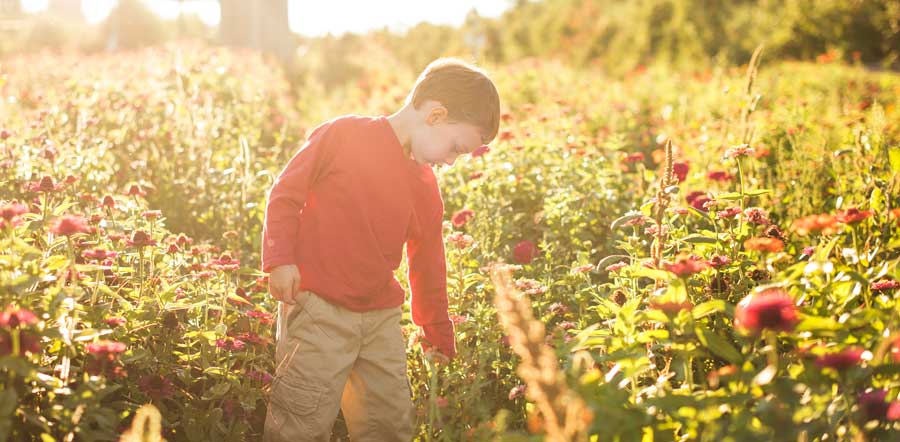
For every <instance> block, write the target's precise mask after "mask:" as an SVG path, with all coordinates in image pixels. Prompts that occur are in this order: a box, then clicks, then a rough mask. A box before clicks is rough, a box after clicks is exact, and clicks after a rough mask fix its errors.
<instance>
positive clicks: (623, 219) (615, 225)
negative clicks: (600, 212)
mask: <svg viewBox="0 0 900 442" xmlns="http://www.w3.org/2000/svg"><path fill="white" fill-rule="evenodd" d="M643 217H644V214H643V213H629V214H626V215H623V216H620V217H618V218H616V219H615V221H613V222H612V224H610V226H609V228H610V229H613V230H615V229H617V228H619V227H622V225H624V224H625V223H627V222H628V221H631V220H634V219H638V218H643Z"/></svg>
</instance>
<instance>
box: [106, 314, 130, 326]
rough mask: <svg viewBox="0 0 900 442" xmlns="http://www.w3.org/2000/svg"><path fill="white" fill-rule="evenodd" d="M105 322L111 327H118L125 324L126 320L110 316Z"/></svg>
mask: <svg viewBox="0 0 900 442" xmlns="http://www.w3.org/2000/svg"><path fill="white" fill-rule="evenodd" d="M103 322H105V323H106V325H108V326H110V327H118V326H120V325H124V324H125V318H123V317H121V316H110V317H109V318H106V319H104V320H103Z"/></svg>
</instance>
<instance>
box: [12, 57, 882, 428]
mask: <svg viewBox="0 0 900 442" xmlns="http://www.w3.org/2000/svg"><path fill="white" fill-rule="evenodd" d="M487 69H488V71H489V72H490V73H491V74H492V75H493V76H494V79H495V80H496V82H497V86H498V90H499V91H500V93H501V104H502V106H503V109H504V113H503V115H502V121H501V127H500V134H499V135H498V137H497V139H496V140H495V141H494V142H492V143H491V144H490V148H489V149H487V150H480V151H477V152H476V153H475V154H473V155H472V156H471V157H469V158H463V159H460V161H457V162H456V164H455V165H454V166H452V167H443V168H440V169H437V174H438V177H439V179H440V184H441V189H442V195H443V199H444V202H445V207H446V213H445V223H444V225H445V244H446V250H447V262H448V287H449V296H450V309H451V311H450V313H451V318H452V319H453V321H454V323H455V328H456V334H457V348H458V351H459V354H458V356H457V357H456V358H455V359H454V360H453V361H451V362H450V363H441V362H440V361H438V360H436V359H435V358H434V357H433V354H432V353H431V352H430V351H427V350H429V348H430V347H429V345H428V343H427V342H425V341H424V340H423V337H422V336H421V334H420V333H419V331H418V327H416V326H415V325H414V324H412V322H411V321H410V318H409V313H408V308H407V311H406V312H405V314H404V324H405V329H404V332H405V333H406V335H407V337H408V339H409V341H408V342H409V347H408V355H409V359H408V369H409V377H410V381H411V384H412V387H413V395H414V399H415V403H416V406H417V409H418V419H419V427H418V431H419V438H420V440H422V441H461V440H465V441H510V442H512V441H541V440H547V441H570V440H572V441H574V440H579V441H580V440H585V441H587V440H591V441H594V440H597V441H642V442H650V441H655V442H658V441H688V440H691V441H694V440H697V441H722V442H724V441H757V440H759V441H762V440H791V441H794V440H798V441H799V440H802V441H832V440H848V441H890V440H900V302H898V300H897V294H898V293H900V268H898V260H900V125H898V121H900V109H898V105H900V75H897V74H895V73H889V72H874V71H867V70H865V69H864V68H862V67H860V66H854V65H847V64H842V63H841V62H839V61H836V60H833V59H830V58H829V57H821V58H820V59H819V61H818V62H817V63H801V62H788V61H780V62H775V61H773V62H771V63H769V62H767V60H766V56H765V51H757V52H756V53H755V54H754V57H753V58H752V59H750V60H748V61H747V64H745V65H743V66H735V67H731V68H721V69H713V70H703V71H696V72H684V71H679V70H674V69H671V68H666V67H665V66H662V65H649V66H640V67H639V68H638V69H636V70H634V71H632V72H630V73H628V74H627V75H625V76H623V77H611V76H607V75H605V74H604V73H603V72H601V71H599V70H591V69H575V68H572V67H569V66H567V65H566V64H565V63H563V62H557V61H551V60H543V59H542V60H538V59H528V58H526V59H523V60H521V61H518V62H514V63H510V64H504V65H500V66H493V67H487ZM365 78H366V80H360V81H358V82H355V83H353V84H352V85H349V86H346V87H340V88H334V89H324V88H319V89H316V88H310V89H308V90H300V91H299V92H297V93H292V92H290V89H289V87H288V81H287V80H286V79H285V78H284V77H283V76H282V74H281V73H280V71H279V70H278V69H277V68H275V67H274V66H273V65H272V63H271V62H270V61H268V60H265V59H262V58H261V57H259V56H258V55H256V54H254V53H250V52H240V51H235V50H225V49H217V48H210V47H205V46H184V45H174V44H172V45H167V46H160V47H156V48H153V49H144V50H140V51H135V52H130V53H124V54H116V55H114V56H112V55H91V56H79V55H53V54H50V53H34V54H30V55H20V56H16V57H12V58H9V59H5V60H3V61H2V62H0V98H2V100H0V439H4V440H10V441H30V440H41V441H79V440H84V441H94V440H96V441H104V440H107V441H112V440H120V438H122V439H123V440H151V439H142V438H140V437H138V436H136V435H138V434H140V433H141V431H139V430H136V429H131V430H129V429H130V428H132V426H133V425H134V426H135V427H137V426H142V425H145V424H146V425H149V426H150V428H157V427H158V428H159V430H158V431H159V432H160V433H161V434H162V436H163V437H164V438H165V439H166V440H168V441H243V440H259V439H260V436H261V433H262V426H263V421H264V418H265V414H266V403H267V396H268V386H269V385H270V383H271V381H272V373H273V372H274V365H273V364H274V358H273V354H274V342H273V340H274V312H275V302H274V301H273V300H272V298H271V297H270V296H269V295H268V293H267V280H266V275H265V274H264V273H262V272H260V270H259V264H260V263H259V253H258V252H259V250H260V240H261V229H262V222H263V216H264V209H265V202H266V193H267V191H268V189H269V188H270V186H271V185H272V182H273V179H274V177H275V176H277V174H278V172H279V170H281V168H282V167H283V166H284V164H285V163H286V162H287V160H288V159H289V158H290V157H291V156H292V155H293V154H294V152H295V149H297V148H298V147H299V146H300V144H301V143H302V141H303V140H304V139H305V136H306V134H307V132H308V130H309V128H311V127H314V126H315V125H316V124H317V123H318V122H320V121H323V120H325V119H328V118H331V117H333V116H336V115H340V114H345V113H357V114H370V115H376V114H386V113H390V112H393V111H395V110H396V109H397V108H399V106H400V105H401V103H402V101H403V99H404V98H405V96H406V94H407V92H408V90H407V88H408V87H409V86H411V85H412V82H413V80H414V78H415V77H414V73H411V72H410V73H406V72H396V71H390V70H378V69H377V68H373V70H372V71H371V72H366V73H365ZM405 275H406V269H405V267H401V268H400V269H398V270H397V277H398V279H399V280H400V281H401V282H402V283H404V284H405V283H406V281H405ZM145 404H152V407H143V406H144V405H145ZM138 410H140V411H138ZM136 416H137V417H136ZM126 432H127V434H126V435H124V436H123V433H126ZM334 432H335V434H334V437H333V440H336V441H338V440H347V436H346V434H347V433H346V429H345V428H344V426H343V422H342V420H341V419H338V422H337V425H336V426H335V431H334Z"/></svg>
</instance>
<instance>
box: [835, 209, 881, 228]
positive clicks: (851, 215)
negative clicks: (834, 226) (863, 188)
mask: <svg viewBox="0 0 900 442" xmlns="http://www.w3.org/2000/svg"><path fill="white" fill-rule="evenodd" d="M874 214H875V212H873V211H871V210H859V209H857V208H856V207H851V208H848V209H847V210H839V211H838V212H837V215H836V218H837V220H838V222H842V223H844V224H856V223H858V222H860V221H862V220H864V219H866V218H868V217H870V216H872V215H874Z"/></svg>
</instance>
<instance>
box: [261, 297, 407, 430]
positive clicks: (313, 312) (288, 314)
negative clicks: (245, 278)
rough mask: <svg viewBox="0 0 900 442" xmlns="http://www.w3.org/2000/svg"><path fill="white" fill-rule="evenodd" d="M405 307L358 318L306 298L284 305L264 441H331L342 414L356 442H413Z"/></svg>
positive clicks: (280, 309)
mask: <svg viewBox="0 0 900 442" xmlns="http://www.w3.org/2000/svg"><path fill="white" fill-rule="evenodd" d="M401 314H402V307H400V306H398V307H394V308H388V309H382V310H373V311H369V312H361V313H360V312H354V311H352V310H347V309H345V308H343V307H341V306H338V305H335V304H332V303H330V302H328V301H326V300H325V299H323V298H321V297H319V296H317V295H316V294H314V293H312V292H309V291H303V292H301V293H300V294H299V295H297V297H296V303H295V304H294V305H290V304H285V303H283V302H279V303H278V314H277V325H276V333H275V339H276V346H275V376H274V380H273V381H272V389H271V395H270V398H269V406H268V413H267V415H266V423H265V428H264V430H263V440H264V441H265V442H328V441H330V439H331V428H332V426H333V425H334V422H335V420H336V418H337V415H338V410H339V409H340V410H342V411H343V413H344V419H345V421H346V423H347V429H348V431H349V433H350V438H351V440H352V441H353V442H368V441H378V442H410V441H411V440H412V436H413V428H414V424H415V421H414V409H413V404H412V399H411V391H410V385H409V380H408V378H407V375H406V342H405V339H404V337H403V333H402V332H401V327H400V318H401Z"/></svg>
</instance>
